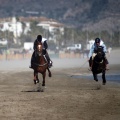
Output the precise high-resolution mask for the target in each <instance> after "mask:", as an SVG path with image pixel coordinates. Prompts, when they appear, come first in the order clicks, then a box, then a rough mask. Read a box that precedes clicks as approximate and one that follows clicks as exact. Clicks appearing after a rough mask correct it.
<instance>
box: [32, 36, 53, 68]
mask: <svg viewBox="0 0 120 120" xmlns="http://www.w3.org/2000/svg"><path fill="white" fill-rule="evenodd" d="M38 42H42V44H43V54H44V55H45V57H46V59H47V61H48V65H49V68H50V67H52V61H51V59H50V57H49V55H48V52H47V48H48V44H47V39H45V38H42V36H41V35H38V36H37V39H36V40H35V41H34V46H33V49H34V52H33V54H32V57H31V66H30V68H32V63H34V62H36V59H35V58H36V57H35V50H36V49H37V48H36V47H37V44H38Z"/></svg>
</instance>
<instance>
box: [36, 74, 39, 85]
mask: <svg viewBox="0 0 120 120" xmlns="http://www.w3.org/2000/svg"><path fill="white" fill-rule="evenodd" d="M36 82H37V83H39V78H38V73H37V74H36Z"/></svg>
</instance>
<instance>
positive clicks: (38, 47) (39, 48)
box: [36, 42, 43, 56]
mask: <svg viewBox="0 0 120 120" xmlns="http://www.w3.org/2000/svg"><path fill="white" fill-rule="evenodd" d="M42 49H43V46H42V43H40V42H38V44H37V50H36V53H37V55H38V56H41V55H42Z"/></svg>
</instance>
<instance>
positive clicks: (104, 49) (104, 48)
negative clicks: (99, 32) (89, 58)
mask: <svg viewBox="0 0 120 120" xmlns="http://www.w3.org/2000/svg"><path fill="white" fill-rule="evenodd" d="M102 46H103V51H104V52H105V53H106V52H107V48H106V45H105V44H103V45H102Z"/></svg>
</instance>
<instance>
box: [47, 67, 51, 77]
mask: <svg viewBox="0 0 120 120" xmlns="http://www.w3.org/2000/svg"><path fill="white" fill-rule="evenodd" d="M47 70H48V72H49V75H48V76H49V77H52V74H51V71H50V69H49V68H47Z"/></svg>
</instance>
